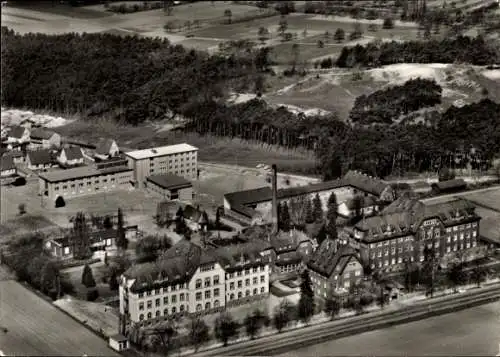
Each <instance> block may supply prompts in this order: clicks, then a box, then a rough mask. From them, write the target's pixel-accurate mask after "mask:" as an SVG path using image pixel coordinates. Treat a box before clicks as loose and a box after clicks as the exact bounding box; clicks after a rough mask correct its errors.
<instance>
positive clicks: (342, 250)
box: [307, 239, 360, 278]
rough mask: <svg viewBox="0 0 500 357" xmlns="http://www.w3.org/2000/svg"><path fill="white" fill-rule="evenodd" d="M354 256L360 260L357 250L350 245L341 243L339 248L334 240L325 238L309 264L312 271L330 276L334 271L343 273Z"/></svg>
mask: <svg viewBox="0 0 500 357" xmlns="http://www.w3.org/2000/svg"><path fill="white" fill-rule="evenodd" d="M353 257H354V258H355V259H357V260H358V261H360V258H359V257H358V253H357V251H356V250H355V249H354V248H353V247H351V246H350V245H348V244H345V245H339V247H338V249H337V248H336V244H335V242H334V241H333V240H330V239H325V240H324V241H323V242H322V243H321V245H320V246H319V248H318V249H316V251H315V252H314V254H313V256H312V257H311V258H310V259H309V261H308V262H307V266H308V268H309V269H311V270H312V271H315V272H316V273H318V274H320V275H322V276H324V277H326V278H330V277H331V276H332V274H333V273H334V272H335V274H337V275H339V274H342V272H343V271H344V268H345V266H346V265H347V263H348V262H349V260H350V259H351V258H353Z"/></svg>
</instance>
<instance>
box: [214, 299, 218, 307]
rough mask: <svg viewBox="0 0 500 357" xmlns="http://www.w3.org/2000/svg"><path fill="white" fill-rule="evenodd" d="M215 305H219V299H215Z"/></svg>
mask: <svg viewBox="0 0 500 357" xmlns="http://www.w3.org/2000/svg"><path fill="white" fill-rule="evenodd" d="M214 307H215V308H217V307H219V300H215V301H214Z"/></svg>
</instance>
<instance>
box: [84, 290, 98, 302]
mask: <svg viewBox="0 0 500 357" xmlns="http://www.w3.org/2000/svg"><path fill="white" fill-rule="evenodd" d="M98 297H99V291H98V290H97V289H90V290H87V301H96V300H97V298H98Z"/></svg>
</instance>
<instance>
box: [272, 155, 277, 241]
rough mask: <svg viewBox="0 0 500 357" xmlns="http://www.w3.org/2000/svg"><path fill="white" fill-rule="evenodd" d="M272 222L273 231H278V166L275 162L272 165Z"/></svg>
mask: <svg viewBox="0 0 500 357" xmlns="http://www.w3.org/2000/svg"><path fill="white" fill-rule="evenodd" d="M272 170H273V173H272V193H273V201H272V205H273V206H272V223H273V233H277V232H278V168H277V167H276V165H275V164H273V165H272Z"/></svg>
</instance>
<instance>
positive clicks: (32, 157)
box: [26, 149, 54, 170]
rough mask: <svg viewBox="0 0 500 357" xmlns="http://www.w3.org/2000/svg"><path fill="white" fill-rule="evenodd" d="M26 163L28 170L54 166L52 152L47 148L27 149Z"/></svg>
mask: <svg viewBox="0 0 500 357" xmlns="http://www.w3.org/2000/svg"><path fill="white" fill-rule="evenodd" d="M26 165H27V167H28V169H30V170H44V169H48V168H51V167H52V166H54V162H53V159H52V153H51V151H50V150H48V149H43V150H35V151H28V153H27V154H26Z"/></svg>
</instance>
